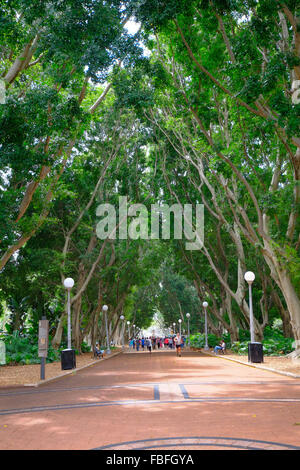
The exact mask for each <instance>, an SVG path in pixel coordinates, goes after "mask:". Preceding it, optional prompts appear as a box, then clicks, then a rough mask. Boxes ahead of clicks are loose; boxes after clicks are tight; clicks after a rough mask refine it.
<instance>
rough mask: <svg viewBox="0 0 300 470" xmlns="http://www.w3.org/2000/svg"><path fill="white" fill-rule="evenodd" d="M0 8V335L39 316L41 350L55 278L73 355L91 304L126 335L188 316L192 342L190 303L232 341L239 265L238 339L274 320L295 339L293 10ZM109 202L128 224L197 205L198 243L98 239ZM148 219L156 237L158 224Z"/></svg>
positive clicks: (91, 325)
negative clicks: (191, 246)
mask: <svg viewBox="0 0 300 470" xmlns="http://www.w3.org/2000/svg"><path fill="white" fill-rule="evenodd" d="M0 7H1V10H2V11H3V16H2V18H1V21H0V38H1V40H0V55H1V64H0V73H1V83H3V84H4V86H5V103H4V104H1V105H0V162H1V164H0V189H1V193H0V249H1V261H0V280H1V282H0V299H1V308H2V316H3V318H4V317H5V318H6V319H7V318H8V324H9V326H8V327H7V328H10V329H11V330H18V331H22V329H23V330H24V331H25V330H26V328H29V327H31V328H33V330H35V331H36V329H37V324H38V320H39V318H41V317H42V316H43V315H46V316H47V318H49V319H50V323H51V340H52V344H53V346H55V347H59V346H60V344H61V343H62V341H63V340H64V337H65V336H64V335H65V327H66V294H65V291H64V288H63V280H64V279H65V277H68V276H71V277H73V278H74V280H75V286H74V289H73V290H72V300H71V302H72V332H73V333H72V334H73V341H74V345H75V347H76V348H79V349H80V345H81V344H82V341H83V340H84V339H85V340H87V339H88V341H89V342H90V343H91V344H94V343H95V341H96V340H97V339H98V340H99V338H100V340H103V338H104V336H105V328H104V323H103V322H104V319H103V316H102V306H103V304H104V303H106V304H107V305H108V306H109V311H108V312H109V314H108V320H109V325H110V333H111V335H112V337H115V338H116V339H118V338H119V337H120V332H121V326H122V325H121V322H120V315H121V314H122V313H123V314H124V315H125V316H126V319H128V320H129V321H131V322H132V323H135V324H136V325H137V326H138V327H140V328H142V327H145V328H147V327H148V326H149V325H150V324H151V320H152V317H153V315H154V314H155V312H160V314H162V315H163V318H164V322H165V326H166V327H169V326H170V324H171V323H173V321H172V320H175V321H177V320H178V319H179V318H181V319H182V320H183V321H186V313H190V315H191V328H192V330H193V331H194V332H196V331H197V330H199V329H202V328H203V315H202V313H203V309H202V302H203V301H204V300H206V301H207V302H208V303H209V307H208V321H209V328H210V331H211V332H213V333H215V334H218V335H222V333H223V332H227V333H229V334H230V336H231V339H232V341H237V340H238V339H239V337H240V331H242V330H247V329H249V321H250V315H249V304H248V285H247V283H246V281H245V279H244V274H245V272H246V271H249V270H251V271H253V272H255V275H256V279H255V288H254V290H253V294H254V299H253V302H254V312H255V335H256V338H257V339H258V340H262V339H263V337H264V330H265V328H266V327H267V326H269V325H271V324H272V323H273V322H274V320H276V319H281V320H282V328H283V332H284V334H285V336H287V337H293V338H294V339H295V340H296V341H298V342H299V341H300V257H299V250H300V231H299V229H300V222H299V208H300V182H299V181H300V136H299V117H300V91H299V90H300V29H299V28H300V26H299V21H300V19H299V18H300V17H299V4H298V3H297V2H296V1H294V0H287V1H285V2H284V1H280V0H276V1H274V0H247V1H245V2H237V1H234V0H232V1H231V0H228V1H219V0H210V1H208V0H192V1H191V0H189V1H183V0H168V1H166V0H165V1H164V0H151V1H150V0H143V1H138V0H126V1H122V2H121V1H118V0H109V1H103V0H86V1H74V0H72V1H71V0H70V1H65V2H61V1H49V2H40V1H38V0H32V1H23V0H15V1H11V2H7V1H0ZM133 20H134V21H136V22H137V23H138V28H137V32H136V33H134V34H132V33H130V30H129V29H128V27H127V25H128V22H129V21H133ZM120 197H123V198H124V197H126V198H127V202H128V205H131V206H132V205H134V204H135V205H136V206H135V207H136V213H137V214H140V213H141V212H140V211H141V210H142V209H141V206H138V205H143V207H144V208H146V210H147V211H148V214H150V213H151V209H152V208H153V205H158V206H162V205H168V207H171V206H172V205H174V204H177V205H179V206H180V207H181V208H183V207H184V206H185V205H191V207H193V209H195V207H196V206H197V205H200V204H202V205H203V206H204V244H203V246H202V248H201V249H199V250H188V249H186V245H185V241H184V240H181V239H178V238H176V236H175V229H174V227H173V228H172V227H171V232H170V237H169V238H170V239H169V240H167V239H164V238H163V237H162V236H159V237H152V238H151V236H148V237H142V238H137V239H133V238H130V237H127V238H121V237H118V236H112V234H110V236H108V237H107V238H106V239H103V240H102V239H100V238H99V236H97V224H98V223H99V220H101V219H99V217H98V216H97V207H98V206H99V205H100V204H107V205H110V206H114V207H118V204H119V201H120ZM104 220H105V219H104ZM172 220H173V219H172ZM130 222H131V219H130V218H129V219H128V220H127V224H128V226H129V224H130ZM116 224H117V225H118V227H119V225H120V224H122V220H121V216H120V214H119V212H118V211H117V213H116ZM159 224H160V225H159V235H162V224H163V218H162V217H161V218H160V221H159ZM195 224H196V220H195V217H194V219H193V227H194V228H195ZM132 227H133V225H132ZM134 227H135V230H136V231H137V232H138V223H137V222H136V224H135V225H134ZM148 229H149V233H150V229H151V221H150V219H148ZM7 312H9V315H8V317H7ZM5 321H6V320H5Z"/></svg>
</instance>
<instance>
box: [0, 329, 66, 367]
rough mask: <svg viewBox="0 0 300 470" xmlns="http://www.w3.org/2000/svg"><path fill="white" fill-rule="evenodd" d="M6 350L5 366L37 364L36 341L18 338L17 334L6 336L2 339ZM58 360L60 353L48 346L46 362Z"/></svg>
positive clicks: (25, 337)
mask: <svg viewBox="0 0 300 470" xmlns="http://www.w3.org/2000/svg"><path fill="white" fill-rule="evenodd" d="M2 340H3V341H4V343H5V348H6V364H39V363H40V362H41V358H40V357H39V356H38V344H37V340H36V339H31V338H29V337H27V336H20V335H19V333H18V332H16V331H15V332H14V333H13V334H12V335H6V336H4V337H3V338H2ZM59 360H60V351H58V350H55V349H53V348H52V346H51V345H50V346H49V348H48V356H47V359H46V362H54V361H59Z"/></svg>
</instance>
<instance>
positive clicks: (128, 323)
mask: <svg viewBox="0 0 300 470" xmlns="http://www.w3.org/2000/svg"><path fill="white" fill-rule="evenodd" d="M129 325H130V321H129V320H128V322H127V327H128V341H129V340H130V329H129Z"/></svg>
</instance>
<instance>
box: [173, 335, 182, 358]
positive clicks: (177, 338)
mask: <svg viewBox="0 0 300 470" xmlns="http://www.w3.org/2000/svg"><path fill="white" fill-rule="evenodd" d="M174 342H175V346H176V354H177V356H179V357H181V345H182V337H181V336H180V334H179V333H177V335H176V336H175V338H174Z"/></svg>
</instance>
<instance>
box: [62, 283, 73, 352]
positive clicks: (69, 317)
mask: <svg viewBox="0 0 300 470" xmlns="http://www.w3.org/2000/svg"><path fill="white" fill-rule="evenodd" d="M64 286H65V288H66V289H67V291H68V302H67V310H68V349H71V348H72V346H71V344H72V339H71V295H70V292H71V289H72V287H73V286H74V279H72V278H71V277H67V278H66V279H65V280H64Z"/></svg>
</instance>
